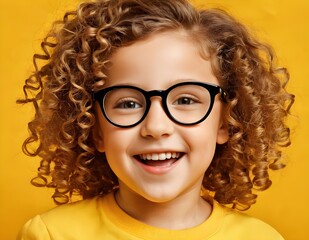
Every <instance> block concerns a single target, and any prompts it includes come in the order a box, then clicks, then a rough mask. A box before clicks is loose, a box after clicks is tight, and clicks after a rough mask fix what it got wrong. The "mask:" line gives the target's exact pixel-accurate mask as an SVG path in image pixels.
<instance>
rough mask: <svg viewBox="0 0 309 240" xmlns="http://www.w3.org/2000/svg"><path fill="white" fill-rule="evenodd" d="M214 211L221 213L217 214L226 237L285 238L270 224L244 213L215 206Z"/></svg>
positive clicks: (273, 239)
mask: <svg viewBox="0 0 309 240" xmlns="http://www.w3.org/2000/svg"><path fill="white" fill-rule="evenodd" d="M213 211H216V212H220V214H217V216H218V218H221V219H217V221H221V226H220V231H221V232H223V233H224V235H227V236H230V237H231V239H234V238H233V236H235V239H251V240H253V239H272V240H283V237H282V236H281V235H280V234H279V233H278V232H277V231H276V230H275V229H274V228H273V227H271V226H270V225H269V224H267V223H265V222H263V221H262V220H260V219H257V218H255V217H252V216H249V215H247V214H245V213H243V212H238V211H236V210H233V209H229V208H226V207H223V206H221V205H219V204H218V203H215V204H214V209H213Z"/></svg>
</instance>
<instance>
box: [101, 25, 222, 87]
mask: <svg viewBox="0 0 309 240" xmlns="http://www.w3.org/2000/svg"><path fill="white" fill-rule="evenodd" d="M200 49H201V48H200V46H199V45H198V44H197V42H196V41H194V40H193V39H192V38H190V36H188V34H187V33H186V32H184V31H173V32H163V33H155V34H153V35H151V36H149V37H148V38H146V39H143V40H140V41H137V42H135V43H133V44H132V45H129V46H126V47H121V48H119V49H117V51H116V52H115V53H114V54H113V55H112V56H111V58H110V63H111V65H110V67H109V71H108V79H107V82H106V83H107V85H113V84H114V83H115V81H117V83H119V84H128V83H129V82H130V81H131V80H132V79H134V81H135V80H136V79H139V80H141V79H143V81H146V80H147V79H148V80H149V81H152V82H153V81H157V80H158V79H162V78H163V79H165V80H166V82H169V81H171V80H177V79H193V80H194V79H195V78H200V75H201V73H203V74H204V75H205V76H208V78H209V77H210V76H211V77H213V76H212V75H213V74H212V69H211V66H210V62H209V61H208V60H206V59H204V58H202V56H201V54H200ZM197 75H198V76H199V77H197ZM197 80H200V79H197ZM126 81H129V82H126ZM208 82H209V81H208ZM214 83H216V82H214Z"/></svg>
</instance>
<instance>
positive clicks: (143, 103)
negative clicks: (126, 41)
mask: <svg viewBox="0 0 309 240" xmlns="http://www.w3.org/2000/svg"><path fill="white" fill-rule="evenodd" d="M218 93H220V94H221V99H222V100H224V101H225V97H226V92H225V91H224V90H223V89H222V88H221V87H220V86H217V85H214V84H210V83H202V82H182V83H178V84H175V85H173V86H171V87H169V88H168V89H166V90H152V91H145V90H143V89H141V88H138V87H135V86H130V85H117V86H112V87H108V88H105V89H102V90H100V91H98V92H95V93H94V98H95V100H96V101H98V102H99V104H100V107H101V110H102V112H103V115H104V117H105V118H106V119H107V120H108V121H109V122H110V123H111V124H113V125H114V126H117V127H121V128H129V127H134V126H136V125H138V124H139V123H141V122H142V121H143V120H144V119H145V117H146V116H147V113H148V112H149V109H150V106H151V97H154V96H159V97H161V99H162V107H163V109H164V112H165V114H166V115H167V116H168V117H169V118H170V119H171V120H172V121H173V122H175V123H177V124H180V125H194V124H198V123H200V122H202V121H204V120H205V119H206V118H207V117H208V115H209V114H210V112H211V110H212V107H213V105H214V100H215V96H216V95H217V94H218Z"/></svg>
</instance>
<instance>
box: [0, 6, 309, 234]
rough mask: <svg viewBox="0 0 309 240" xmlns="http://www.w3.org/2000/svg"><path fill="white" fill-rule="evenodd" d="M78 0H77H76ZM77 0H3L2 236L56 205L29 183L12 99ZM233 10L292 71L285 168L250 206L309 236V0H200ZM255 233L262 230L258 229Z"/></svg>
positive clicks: (22, 131)
mask: <svg viewBox="0 0 309 240" xmlns="http://www.w3.org/2000/svg"><path fill="white" fill-rule="evenodd" d="M74 1H75V2H74ZM77 1H78V0H70V1H65V0H62V1H61V0H28V1H18V0H17V1H16V0H15V1H7V0H0V69H1V71H0V104H1V105H0V112H1V115H0V127H1V131H0V239H1V240H2V239H3V240H4V239H5V240H10V239H15V237H16V234H17V232H18V230H19V229H20V227H21V226H22V224H23V223H24V222H25V221H26V220H27V219H29V218H30V217H32V216H33V215H35V214H37V213H40V212H43V211H46V210H47V209H49V208H51V207H53V206H54V205H53V203H52V200H51V198H50V195H51V190H48V189H38V188H35V187H32V186H31V185H30V184H29V180H30V178H31V177H32V176H34V175H35V173H36V168H37V165H38V161H37V159H32V158H29V157H26V156H24V155H23V154H22V152H21V144H22V141H23V139H24V138H25V137H26V136H27V129H26V124H27V121H28V120H29V119H30V118H31V116H32V109H31V107H30V106H19V105H16V104H15V100H16V99H17V98H18V97H22V96H23V94H22V86H23V81H24V79H25V78H26V77H27V76H28V75H29V74H30V72H31V71H32V55H33V53H34V51H39V49H40V48H39V44H40V39H41V38H42V37H43V36H44V34H45V33H46V31H47V28H48V26H49V25H50V22H51V21H52V20H53V19H55V18H57V17H59V16H61V15H62V14H61V13H62V12H63V9H66V8H68V7H70V6H74V4H75V3H76V2H77ZM196 2H197V3H201V2H203V3H209V5H210V6H219V7H221V8H223V9H225V10H228V11H229V12H230V13H232V14H233V15H234V16H236V17H237V18H238V19H240V20H241V21H243V22H244V23H246V24H247V25H249V27H251V28H252V29H254V30H255V31H256V33H257V34H258V35H259V36H260V37H261V38H262V39H263V40H266V41H268V42H270V43H271V44H272V45H273V47H274V49H275V50H276V52H277V56H278V58H279V63H280V65H284V66H287V67H288V68H289V71H290V73H291V80H290V83H289V85H288V86H289V90H290V91H292V92H293V93H295V94H296V97H297V98H296V100H297V101H296V104H295V105H294V108H293V114H294V115H295V117H293V119H292V120H291V123H292V126H293V133H292V141H293V145H292V146H291V147H290V148H289V150H288V151H286V155H287V160H288V162H289V164H288V167H287V168H286V169H284V170H282V171H279V172H275V173H274V174H273V178H274V184H273V186H272V188H270V189H269V190H268V191H266V192H264V193H261V194H260V197H259V199H258V203H257V204H256V205H255V206H254V207H253V208H252V209H250V211H249V212H248V213H249V214H251V215H254V216H256V217H259V218H260V219H262V220H264V221H266V222H268V223H269V224H271V225H272V226H274V227H275V228H276V229H277V230H278V231H279V232H280V233H281V234H282V235H283V236H284V237H285V238H286V239H297V240H305V239H309V210H308V202H309V189H308V187H309V159H308V157H309V144H308V142H309V136H308V133H309V123H308V121H309V65H308V57H309V47H308V46H309V19H308V13H309V1H307V0H294V1H279V0H259V1H255V0H225V1H224V0H212V1H206V0H200V1H198V0H196ZM257 234H258V233H257Z"/></svg>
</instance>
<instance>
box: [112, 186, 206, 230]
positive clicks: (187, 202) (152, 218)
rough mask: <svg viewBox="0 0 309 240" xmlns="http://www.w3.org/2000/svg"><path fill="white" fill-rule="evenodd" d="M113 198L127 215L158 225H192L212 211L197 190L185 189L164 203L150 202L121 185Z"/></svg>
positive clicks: (163, 226) (184, 226)
mask: <svg viewBox="0 0 309 240" xmlns="http://www.w3.org/2000/svg"><path fill="white" fill-rule="evenodd" d="M115 197H116V201H117V203H118V205H119V206H120V208H122V210H124V211H125V212H126V213H127V214H128V215H130V216H131V217H133V218H135V219H137V220H139V221H141V222H143V223H146V224H148V225H151V226H154V227H159V228H166V229H174V230H176V229H186V228H192V227H195V226H197V225H199V224H201V223H203V222H204V221H205V220H206V219H207V218H208V217H209V215H210V213H211V205H210V204H209V203H208V202H206V201H205V200H204V199H203V198H202V197H200V192H199V191H198V192H197V191H190V192H186V193H184V194H182V195H181V196H177V197H176V198H174V199H172V200H168V201H164V202H152V201H150V200H148V199H145V198H144V197H142V196H141V195H139V194H137V193H135V192H133V191H130V190H127V189H125V190H123V189H122V188H121V187H120V189H119V191H117V192H116V196H115Z"/></svg>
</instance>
